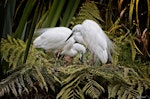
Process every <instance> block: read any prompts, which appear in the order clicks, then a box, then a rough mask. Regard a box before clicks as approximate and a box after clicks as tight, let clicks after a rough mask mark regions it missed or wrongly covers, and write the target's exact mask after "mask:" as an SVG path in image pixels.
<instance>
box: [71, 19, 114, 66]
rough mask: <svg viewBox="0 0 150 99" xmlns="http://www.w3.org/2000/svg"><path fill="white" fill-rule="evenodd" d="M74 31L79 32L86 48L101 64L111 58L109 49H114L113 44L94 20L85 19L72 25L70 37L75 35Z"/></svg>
mask: <svg viewBox="0 0 150 99" xmlns="http://www.w3.org/2000/svg"><path fill="white" fill-rule="evenodd" d="M76 33H80V35H81V36H82V38H83V41H84V42H85V45H86V46H87V48H88V49H89V50H90V51H91V53H92V54H94V56H95V57H97V58H98V59H99V60H100V61H101V62H102V63H103V64H105V63H107V62H108V61H111V60H112V57H111V50H113V49H114V45H113V43H112V42H111V40H110V39H109V38H108V37H107V35H106V34H105V33H104V31H103V30H102V29H101V27H100V26H99V25H98V24H97V23H96V22H95V21H93V20H85V21H83V23H82V24H78V25H76V26H74V27H73V29H72V34H71V35H70V37H71V36H72V35H74V36H76ZM75 40H77V39H75Z"/></svg>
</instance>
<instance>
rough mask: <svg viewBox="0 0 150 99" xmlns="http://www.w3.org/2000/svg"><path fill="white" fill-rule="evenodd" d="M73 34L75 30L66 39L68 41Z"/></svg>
mask: <svg viewBox="0 0 150 99" xmlns="http://www.w3.org/2000/svg"><path fill="white" fill-rule="evenodd" d="M72 35H73V32H72V33H71V35H70V36H69V37H68V38H67V39H66V41H68V39H69V38H70V37H71V36H72Z"/></svg>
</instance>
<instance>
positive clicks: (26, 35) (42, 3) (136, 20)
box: [0, 0, 150, 99]
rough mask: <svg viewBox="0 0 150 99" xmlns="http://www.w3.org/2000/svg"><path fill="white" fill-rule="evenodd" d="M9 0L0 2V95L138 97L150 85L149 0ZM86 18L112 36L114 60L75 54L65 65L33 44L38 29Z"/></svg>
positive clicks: (19, 96)
mask: <svg viewBox="0 0 150 99" xmlns="http://www.w3.org/2000/svg"><path fill="white" fill-rule="evenodd" d="M10 1H11V0H7V1H3V2H4V3H5V4H4V5H3V6H2V8H0V10H1V12H5V13H6V11H7V15H6V17H3V16H1V18H2V19H1V20H3V21H4V22H3V21H2V23H4V24H1V27H0V31H2V33H3V34H2V37H3V38H6V36H7V34H11V36H7V38H6V39H2V40H1V53H0V56H1V64H2V65H1V66H0V70H2V72H0V73H1V75H2V77H1V78H3V79H1V78H0V80H1V81H0V96H1V97H2V98H3V97H4V98H13V97H14V98H15V97H18V98H31V97H33V98H52V99H53V98H54V99H55V98H61V99H63V98H65V99H66V98H81V99H84V98H85V99H86V98H101V99H103V98H110V99H112V98H118V99H128V98H136V99H140V98H142V96H143V93H145V92H146V91H147V90H150V68H149V64H150V63H149V59H150V58H149V57H150V55H149V51H150V50H149V49H150V45H149V44H150V43H149V42H150V39H149V36H150V33H149V29H150V28H149V24H150V17H149V16H150V6H148V5H149V4H150V2H149V0H147V1H146V0H118V2H116V1H115V2H114V1H113V0H100V1H98V0H84V1H81V0H70V1H69V2H67V0H62V1H61V2H59V0H48V1H47V0H33V1H32V2H31V1H30V0H21V1H19V0H14V1H11V2H10ZM12 2H13V3H12ZM1 3H2V2H0V4H1ZM1 5H2V4H1ZM56 5H59V6H56ZM80 5H81V6H80ZM139 5H140V6H139ZM10 7H12V9H11V10H9V9H10ZM5 13H4V14H5ZM73 15H74V17H73ZM72 17H73V18H72ZM71 19H72V20H71ZM85 19H92V20H94V21H96V22H97V23H98V24H99V25H100V26H102V28H103V30H105V32H106V33H107V34H108V36H109V38H110V39H112V41H113V42H114V44H115V47H116V53H115V54H113V64H111V65H109V64H107V65H103V66H93V67H91V66H89V65H88V64H86V63H85V64H83V65H79V64H78V60H76V59H75V60H74V61H75V62H74V64H73V65H70V66H66V67H65V66H63V65H64V64H61V62H60V63H58V64H56V65H55V64H54V63H55V61H54V60H52V57H50V59H49V60H47V59H45V56H46V55H45V53H43V51H42V50H37V49H34V48H33V46H32V39H33V37H32V36H33V33H34V31H36V29H38V28H41V27H53V26H66V27H68V26H69V27H72V26H74V25H76V24H80V23H81V22H82V21H83V20H85ZM6 24H9V25H8V26H9V28H7V26H6ZM6 31H8V32H6ZM13 37H15V38H16V39H15V38H13ZM18 38H19V39H18ZM20 39H22V40H20ZM24 41H25V42H24ZM88 54H89V53H87V56H89V55H88ZM89 57H90V56H89ZM89 57H88V58H89ZM87 63H88V60H87Z"/></svg>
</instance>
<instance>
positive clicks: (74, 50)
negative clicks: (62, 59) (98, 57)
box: [61, 43, 86, 57]
mask: <svg viewBox="0 0 150 99" xmlns="http://www.w3.org/2000/svg"><path fill="white" fill-rule="evenodd" d="M85 52H86V48H85V47H84V46H83V45H82V44H79V43H74V44H73V46H72V47H70V48H64V49H63V51H62V52H61V54H62V55H68V56H70V57H75V56H76V55H77V54H78V53H80V54H85Z"/></svg>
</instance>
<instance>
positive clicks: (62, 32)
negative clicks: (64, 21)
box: [33, 27, 75, 53]
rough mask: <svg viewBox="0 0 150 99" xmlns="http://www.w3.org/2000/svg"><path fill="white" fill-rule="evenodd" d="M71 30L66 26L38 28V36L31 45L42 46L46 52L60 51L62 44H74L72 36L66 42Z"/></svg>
mask: <svg viewBox="0 0 150 99" xmlns="http://www.w3.org/2000/svg"><path fill="white" fill-rule="evenodd" d="M71 32H72V31H71V29H69V28H66V27H54V28H43V29H39V30H38V33H39V34H40V36H38V37H37V38H36V39H35V40H34V41H33V46H34V47H35V48H42V49H44V50H45V51H46V52H54V53H57V52H60V51H61V50H62V49H63V48H64V46H68V47H69V46H72V45H73V44H74V42H75V40H74V39H73V37H72V38H70V39H69V40H68V41H67V42H66V39H67V38H68V37H69V35H70V34H71Z"/></svg>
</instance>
